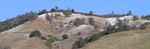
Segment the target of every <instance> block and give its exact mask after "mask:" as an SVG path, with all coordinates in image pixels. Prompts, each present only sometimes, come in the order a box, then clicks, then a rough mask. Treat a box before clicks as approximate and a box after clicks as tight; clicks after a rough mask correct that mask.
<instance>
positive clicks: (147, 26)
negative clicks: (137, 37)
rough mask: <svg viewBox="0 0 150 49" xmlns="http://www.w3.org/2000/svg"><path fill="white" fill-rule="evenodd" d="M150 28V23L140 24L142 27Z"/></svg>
mask: <svg viewBox="0 0 150 49" xmlns="http://www.w3.org/2000/svg"><path fill="white" fill-rule="evenodd" d="M146 28H150V23H144V24H142V25H141V26H140V29H146Z"/></svg>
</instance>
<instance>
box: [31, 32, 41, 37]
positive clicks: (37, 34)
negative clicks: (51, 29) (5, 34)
mask: <svg viewBox="0 0 150 49" xmlns="http://www.w3.org/2000/svg"><path fill="white" fill-rule="evenodd" d="M35 36H37V37H40V36H41V33H40V32H39V31H37V30H35V31H33V32H32V33H31V34H30V36H29V37H30V38H31V37H35Z"/></svg>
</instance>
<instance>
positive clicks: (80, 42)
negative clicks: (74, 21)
mask: <svg viewBox="0 0 150 49" xmlns="http://www.w3.org/2000/svg"><path fill="white" fill-rule="evenodd" d="M85 44H86V41H85V40H84V39H83V38H79V39H78V40H77V41H76V42H75V43H74V44H73V45H72V49H78V48H81V47H83V46H84V45H85Z"/></svg>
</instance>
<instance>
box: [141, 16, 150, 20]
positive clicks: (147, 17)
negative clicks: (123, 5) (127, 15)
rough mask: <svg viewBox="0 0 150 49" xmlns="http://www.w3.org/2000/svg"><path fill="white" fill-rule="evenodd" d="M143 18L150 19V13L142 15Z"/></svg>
mask: <svg viewBox="0 0 150 49" xmlns="http://www.w3.org/2000/svg"><path fill="white" fill-rule="evenodd" d="M141 18H142V19H146V20H150V15H146V16H142V17H141Z"/></svg>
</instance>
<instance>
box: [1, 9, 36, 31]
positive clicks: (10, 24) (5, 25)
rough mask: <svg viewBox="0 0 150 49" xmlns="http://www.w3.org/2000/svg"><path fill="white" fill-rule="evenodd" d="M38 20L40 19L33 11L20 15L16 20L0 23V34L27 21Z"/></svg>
mask: <svg viewBox="0 0 150 49" xmlns="http://www.w3.org/2000/svg"><path fill="white" fill-rule="evenodd" d="M36 18H38V15H37V13H35V12H32V11H31V12H29V13H26V14H22V15H18V16H17V17H16V18H12V19H8V20H6V21H3V22H0V32H2V31H6V30H9V29H11V28H13V27H15V26H18V25H20V24H23V23H25V22H27V21H31V20H35V19H36Z"/></svg>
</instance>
